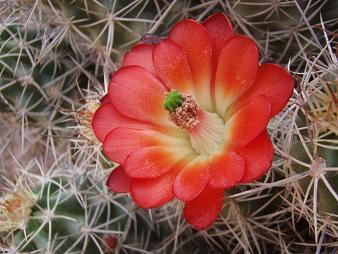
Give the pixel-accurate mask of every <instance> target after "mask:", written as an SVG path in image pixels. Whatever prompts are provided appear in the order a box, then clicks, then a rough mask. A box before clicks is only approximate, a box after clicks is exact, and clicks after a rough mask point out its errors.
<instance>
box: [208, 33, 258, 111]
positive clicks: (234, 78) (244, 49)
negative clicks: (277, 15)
mask: <svg viewBox="0 0 338 254" xmlns="http://www.w3.org/2000/svg"><path fill="white" fill-rule="evenodd" d="M257 68H258V51H257V47H256V45H255V43H254V42H253V40H251V39H250V38H248V37H245V36H234V37H232V38H230V39H229V40H228V41H227V42H226V44H225V46H224V48H223V50H222V52H221V55H220V57H219V63H218V68H217V72H216V78H215V91H214V93H215V94H214V95H215V101H216V109H217V112H218V114H219V115H221V116H224V113H225V110H226V109H227V108H228V107H229V106H230V105H231V104H232V103H233V102H234V101H235V100H236V98H238V97H239V96H241V95H242V94H243V93H244V92H245V91H246V90H247V89H248V88H249V87H251V86H252V85H253V83H254V81H255V78H256V74H257Z"/></svg>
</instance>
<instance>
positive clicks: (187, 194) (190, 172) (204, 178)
mask: <svg viewBox="0 0 338 254" xmlns="http://www.w3.org/2000/svg"><path fill="white" fill-rule="evenodd" d="M209 179H210V165H209V160H208V158H205V157H203V158H202V157H200V158H196V159H195V161H192V162H191V163H190V164H189V165H187V166H186V167H185V168H183V169H182V170H181V172H180V173H179V174H178V175H177V177H176V179H175V182H174V193H175V195H176V197H177V198H179V199H180V200H182V201H184V202H188V201H191V200H193V199H194V198H196V197H197V196H198V195H199V194H200V193H201V192H202V191H203V189H204V188H205V186H206V185H207V183H208V181H209Z"/></svg>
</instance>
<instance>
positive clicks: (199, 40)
mask: <svg viewBox="0 0 338 254" xmlns="http://www.w3.org/2000/svg"><path fill="white" fill-rule="evenodd" d="M169 39H170V40H172V41H173V42H175V43H176V44H177V45H178V46H180V47H181V48H182V49H183V50H184V51H185V52H186V53H187V55H188V59H189V63H190V68H191V72H192V76H193V80H194V85H195V94H196V97H197V98H196V99H197V101H198V102H199V103H200V104H201V106H202V107H203V108H204V109H207V110H210V109H211V94H210V85H209V84H210V80H211V71H212V66H211V57H212V43H211V40H210V38H209V36H208V33H207V30H206V29H205V28H204V27H203V26H202V25H201V24H199V23H198V22H196V21H195V20H191V19H187V20H183V21H181V22H178V23H177V24H176V25H175V26H174V27H173V28H172V29H171V31H170V33H169Z"/></svg>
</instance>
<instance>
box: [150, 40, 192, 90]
mask: <svg viewBox="0 0 338 254" xmlns="http://www.w3.org/2000/svg"><path fill="white" fill-rule="evenodd" d="M153 59H154V65H155V68H156V71H157V73H158V75H159V76H160V77H161V79H162V80H163V81H165V82H166V84H167V85H168V86H169V87H170V88H172V89H175V90H177V91H180V92H182V93H186V94H190V95H191V94H192V89H193V87H194V84H193V80H192V76H191V70H190V66H189V61H188V57H187V54H186V53H185V52H184V51H183V50H182V49H181V48H180V47H179V46H177V45H176V44H175V43H173V42H172V41H171V40H169V39H165V40H162V41H161V42H160V43H159V44H158V45H156V47H155V49H154V53H153Z"/></svg>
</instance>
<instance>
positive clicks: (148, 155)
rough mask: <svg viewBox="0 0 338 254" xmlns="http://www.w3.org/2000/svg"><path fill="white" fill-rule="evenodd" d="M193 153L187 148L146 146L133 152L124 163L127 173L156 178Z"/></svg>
mask: <svg viewBox="0 0 338 254" xmlns="http://www.w3.org/2000/svg"><path fill="white" fill-rule="evenodd" d="M190 153H191V150H189V149H186V148H169V147H163V146H153V147H144V148H141V149H139V150H137V151H135V152H132V153H131V154H130V155H129V156H128V157H127V159H126V161H125V163H124V167H125V171H126V173H127V175H129V176H130V177H134V178H154V177H158V176H160V175H163V174H165V173H166V172H168V171H169V170H170V169H171V168H172V167H173V166H174V165H175V164H176V163H177V162H178V161H180V160H181V159H182V158H183V157H185V156H187V155H188V154H190Z"/></svg>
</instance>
